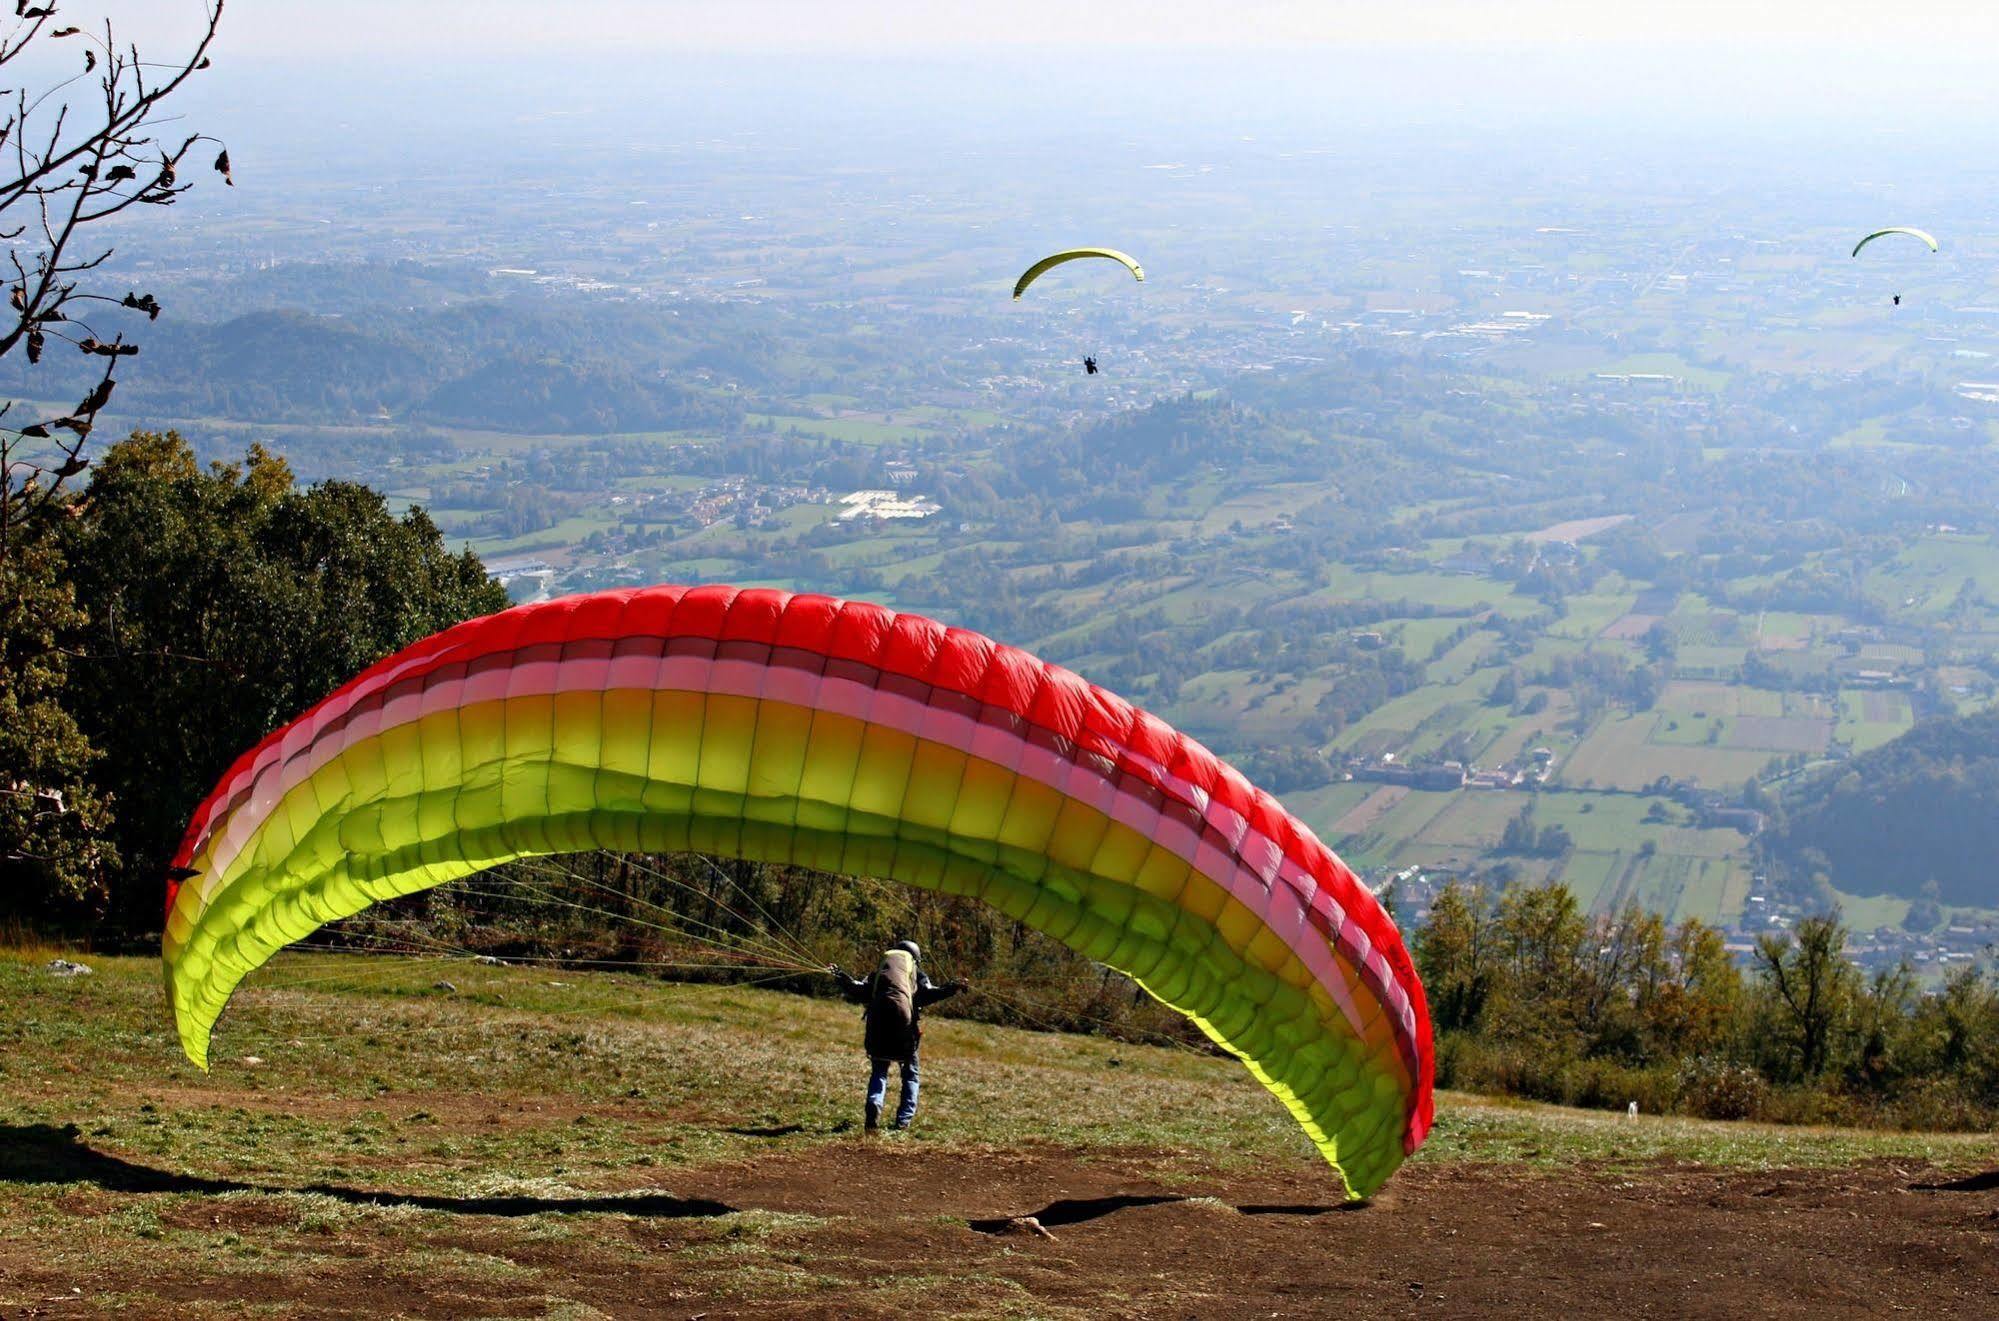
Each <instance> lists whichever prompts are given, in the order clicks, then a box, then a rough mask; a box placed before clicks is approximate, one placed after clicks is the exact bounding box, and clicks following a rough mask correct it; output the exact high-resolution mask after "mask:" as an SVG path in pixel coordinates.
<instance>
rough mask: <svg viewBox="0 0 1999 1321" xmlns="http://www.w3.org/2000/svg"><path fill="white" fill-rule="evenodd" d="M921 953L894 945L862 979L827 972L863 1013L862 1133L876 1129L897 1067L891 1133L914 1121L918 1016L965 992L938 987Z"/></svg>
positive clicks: (957, 986) (905, 944) (908, 943)
mask: <svg viewBox="0 0 1999 1321" xmlns="http://www.w3.org/2000/svg"><path fill="white" fill-rule="evenodd" d="M922 958H923V951H922V950H920V949H918V948H917V945H916V942H915V941H913V940H898V941H897V942H896V943H895V944H893V945H891V946H889V948H888V950H887V952H885V953H884V954H883V955H882V959H881V964H880V966H879V967H877V968H876V969H875V970H874V971H873V972H872V973H870V974H868V975H867V976H866V977H850V976H848V975H847V973H846V971H845V970H844V969H842V968H841V967H840V966H839V965H838V964H834V965H832V966H831V967H828V968H827V969H826V971H827V972H829V973H831V974H833V976H835V977H837V978H839V979H840V989H841V991H842V992H844V993H845V995H846V997H847V999H848V1000H849V1001H850V1002H852V1003H854V1004H860V1005H866V1006H867V1009H866V1011H865V1013H864V1014H863V1016H862V1023H863V1025H864V1028H863V1032H862V1041H863V1045H864V1046H865V1048H866V1050H867V1053H868V1059H869V1061H870V1063H871V1064H872V1066H873V1067H872V1069H871V1071H870V1072H869V1074H868V1104H867V1131H868V1132H870V1133H873V1132H875V1131H877V1130H878V1129H879V1128H880V1127H881V1113H882V1103H883V1101H885V1100H886V1099H887V1097H888V1069H889V1065H891V1064H896V1065H900V1066H901V1067H902V1096H901V1098H900V1099H899V1101H898V1102H897V1104H896V1107H895V1123H894V1125H893V1127H895V1128H898V1129H904V1128H908V1127H909V1121H910V1120H912V1119H914V1118H916V1089H917V1082H918V1075H917V1064H916V1053H917V1047H918V1046H919V1045H920V1044H921V1043H922V1040H923V1021H922V1019H923V1010H924V1007H925V1006H927V1005H933V1004H936V1003H937V1002H938V1001H939V1000H948V999H950V998H951V997H952V996H954V995H956V994H958V992H960V991H962V990H964V989H965V983H964V982H962V981H954V982H948V983H946V984H945V985H943V986H938V985H936V984H935V983H933V982H932V981H931V980H930V975H929V974H928V973H926V972H924V971H923V969H922V966H921V963H922Z"/></svg>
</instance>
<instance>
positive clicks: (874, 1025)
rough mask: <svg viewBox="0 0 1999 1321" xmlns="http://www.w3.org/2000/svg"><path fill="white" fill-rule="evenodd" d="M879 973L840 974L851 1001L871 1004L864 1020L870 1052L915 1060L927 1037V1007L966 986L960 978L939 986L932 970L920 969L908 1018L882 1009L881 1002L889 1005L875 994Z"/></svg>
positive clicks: (881, 1057) (881, 1056)
mask: <svg viewBox="0 0 1999 1321" xmlns="http://www.w3.org/2000/svg"><path fill="white" fill-rule="evenodd" d="M879 975H880V974H879V973H872V972H871V973H869V974H868V975H867V976H865V977H850V976H848V975H847V974H846V973H844V972H842V973H840V974H839V978H840V990H841V993H842V994H844V995H845V996H846V997H847V999H848V1001H849V1002H850V1003H853V1004H857V1005H866V1006H867V1007H868V1008H867V1012H866V1013H865V1014H863V1015H862V1020H861V1021H862V1023H863V1025H864V1030H863V1032H862V1040H863V1043H864V1044H865V1046H866V1048H867V1052H868V1054H869V1055H870V1056H872V1057H873V1058H875V1059H878V1060H896V1061H899V1062H904V1061H908V1060H912V1059H914V1058H916V1049H917V1047H918V1046H919V1045H921V1044H922V1041H923V1009H924V1007H925V1006H926V1005H934V1004H936V1003H937V1002H938V1001H939V1000H949V999H950V998H951V997H952V996H954V995H956V994H957V993H958V992H960V991H962V990H964V989H965V988H964V987H963V986H960V985H959V984H958V983H956V982H952V983H950V984H949V985H947V986H939V985H937V984H936V983H935V982H933V981H931V980H930V974H929V973H927V972H919V973H917V974H916V993H915V994H914V995H913V996H911V997H910V999H911V1001H912V1010H911V1012H910V1015H909V1018H908V1020H907V1022H905V1021H904V1020H903V1017H902V1015H901V1014H899V1013H893V1012H878V1009H877V1007H878V1006H882V1007H883V1008H884V1009H885V1008H886V1006H885V1004H884V1002H883V1001H882V1000H881V999H880V998H878V997H877V996H876V995H875V978H876V977H878V976H879Z"/></svg>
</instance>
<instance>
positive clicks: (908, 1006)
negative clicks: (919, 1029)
mask: <svg viewBox="0 0 1999 1321" xmlns="http://www.w3.org/2000/svg"><path fill="white" fill-rule="evenodd" d="M863 1035H864V1038H865V1042H866V1045H867V1050H868V1054H870V1055H872V1056H874V1057H875V1058H876V1059H885V1060H906V1059H908V1058H909V1057H910V1056H911V1055H913V1054H915V1053H916V960H915V959H913V958H911V957H910V955H909V951H907V950H900V949H892V950H890V951H888V953H886V954H884V955H882V961H881V966H879V967H877V968H876V969H875V977H874V990H873V992H872V993H871V994H870V996H869V998H868V1013H867V1031H866V1032H865V1033H864V1034H863Z"/></svg>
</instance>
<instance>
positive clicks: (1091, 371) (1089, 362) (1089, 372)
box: [1083, 358, 1097, 376]
mask: <svg viewBox="0 0 1999 1321" xmlns="http://www.w3.org/2000/svg"><path fill="white" fill-rule="evenodd" d="M1083 374H1084V375H1085V376H1095V375H1096V374H1097V360H1096V359H1095V358H1085V359H1083Z"/></svg>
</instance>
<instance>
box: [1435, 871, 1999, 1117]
mask: <svg viewBox="0 0 1999 1321" xmlns="http://www.w3.org/2000/svg"><path fill="white" fill-rule="evenodd" d="M1846 936H1847V932H1846V928H1845V927H1844V926H1843V925H1842V924H1841V922H1840V920H1839V918H1838V916H1837V915H1836V914H1822V915H1819V916H1815V917H1809V918H1804V919H1801V920H1800V921H1799V922H1798V923H1797V924H1796V926H1795V928H1794V929H1793V930H1791V931H1787V932H1778V933H1772V934H1767V935H1764V936H1762V937H1761V938H1759V939H1758V940H1757V942H1756V945H1755V948H1754V950H1753V951H1752V953H1751V955H1750V959H1749V962H1748V964H1747V966H1744V965H1741V964H1739V963H1738V962H1737V961H1736V960H1735V959H1734V958H1733V957H1732V956H1731V954H1730V952H1729V951H1728V949H1727V948H1726V947H1725V946H1724V944H1723V942H1722V937H1721V934H1720V932H1718V931H1716V930H1715V929H1714V928H1712V927H1709V926H1707V925H1705V924H1703V923H1701V922H1698V921H1688V922H1685V923H1682V924H1680V925H1678V926H1671V925H1668V924H1667V923H1666V922H1665V921H1664V919H1662V918H1661V917H1660V916H1659V915H1658V914H1656V913H1648V912H1645V911H1643V910H1642V909H1640V908H1638V907H1637V906H1636V905H1632V906H1629V907H1626V908H1625V909H1624V910H1622V911H1621V912H1618V913H1615V914H1608V915H1591V914H1589V913H1586V912H1584V911H1583V910H1582V908H1581V907H1580V906H1579V905H1578V904H1577V902H1576V899H1575V896H1574V895H1573V894H1571V893H1570V892H1569V890H1568V889H1567V888H1565V887H1563V886H1561V885H1558V884H1544V885H1533V886H1527V885H1516V886H1512V887H1509V888H1507V889H1506V890H1504V891H1502V892H1499V893H1494V892H1492V891H1490V890H1487V889H1484V888H1480V887H1474V886H1467V885H1462V884H1453V885H1450V886H1447V887H1445V889H1444V890H1443V891H1441V892H1440V893H1439V894H1438V895H1437V897H1436V899H1435V900H1434V902H1433V903H1432V906H1431V909H1430V913H1429V917H1428V920H1427V921H1425V922H1424V923H1423V924H1422V925H1421V926H1420V927H1419V928H1417V929H1416V931H1415V932H1414V933H1413V944H1414V954H1415V958H1416V966H1417V970H1418V972H1419V973H1420V974H1421V976H1422V978H1423V984H1424V987H1425V988H1426V990H1427V991H1428V993H1429V997H1430V1010H1431V1016H1432V1022H1433V1024H1434V1026H1435V1030H1436V1041H1437V1081H1438V1085H1439V1086H1444V1087H1458V1088H1464V1089H1467V1090H1471V1091H1482V1092H1499V1093H1507V1094H1513V1095H1519V1096H1526V1097H1533V1098H1536V1099H1540V1100H1547V1101H1556V1102H1560V1103H1562V1104H1567V1105H1584V1106H1609V1107H1613V1108H1620V1109H1621V1108H1622V1107H1624V1106H1625V1105H1627V1104H1629V1103H1630V1102H1633V1101H1636V1102H1637V1103H1638V1104H1639V1106H1640V1108H1641V1109H1644V1110H1646V1111H1648V1112H1654V1113H1659V1112H1677V1113H1684V1114H1691V1115H1696V1116H1700V1117H1703V1118H1710V1119H1765V1120H1773V1121H1781V1122H1807V1123H1829V1122H1838V1123H1859V1124H1870V1125H1891V1126H1902V1127H1910V1128H1979V1127H1986V1126H1989V1125H1990V1124H1991V1123H1992V1122H1993V1121H1994V1119H1995V1118H1999V985H1995V983H1994V981H1993V979H1992V978H1991V977H1990V976H1989V975H1988V974H1987V973H1986V972H1985V971H1984V970H1983V969H1982V968H1980V967H1977V966H1974V965H1969V964H1967V965H1966V966H1964V967H1962V968H1959V969H1957V970H1956V971H1955V972H1953V973H1952V974H1951V975H1950V976H1949V977H1947V978H1946V979H1945V981H1944V982H1943V984H1942V985H1941V987H1939V988H1937V989H1935V990H1933V991H1929V992H1925V991H1924V990H1923V989H1922V988H1921V986H1920V985H1919V983H1918V981H1917V979H1916V977H1915V975H1914V974H1913V973H1912V972H1911V970H1910V969H1909V968H1908V967H1906V966H1901V967H1896V968H1892V969H1886V970H1882V971H1879V972H1875V973H1872V974H1865V973H1863V972H1862V971H1861V970H1860V969H1859V968H1858V967H1857V966H1856V965H1855V964H1853V963H1852V962H1851V961H1849V960H1848V959H1847V958H1846V956H1845V954H1844V952H1843V951H1844V947H1845V944H1846Z"/></svg>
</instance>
